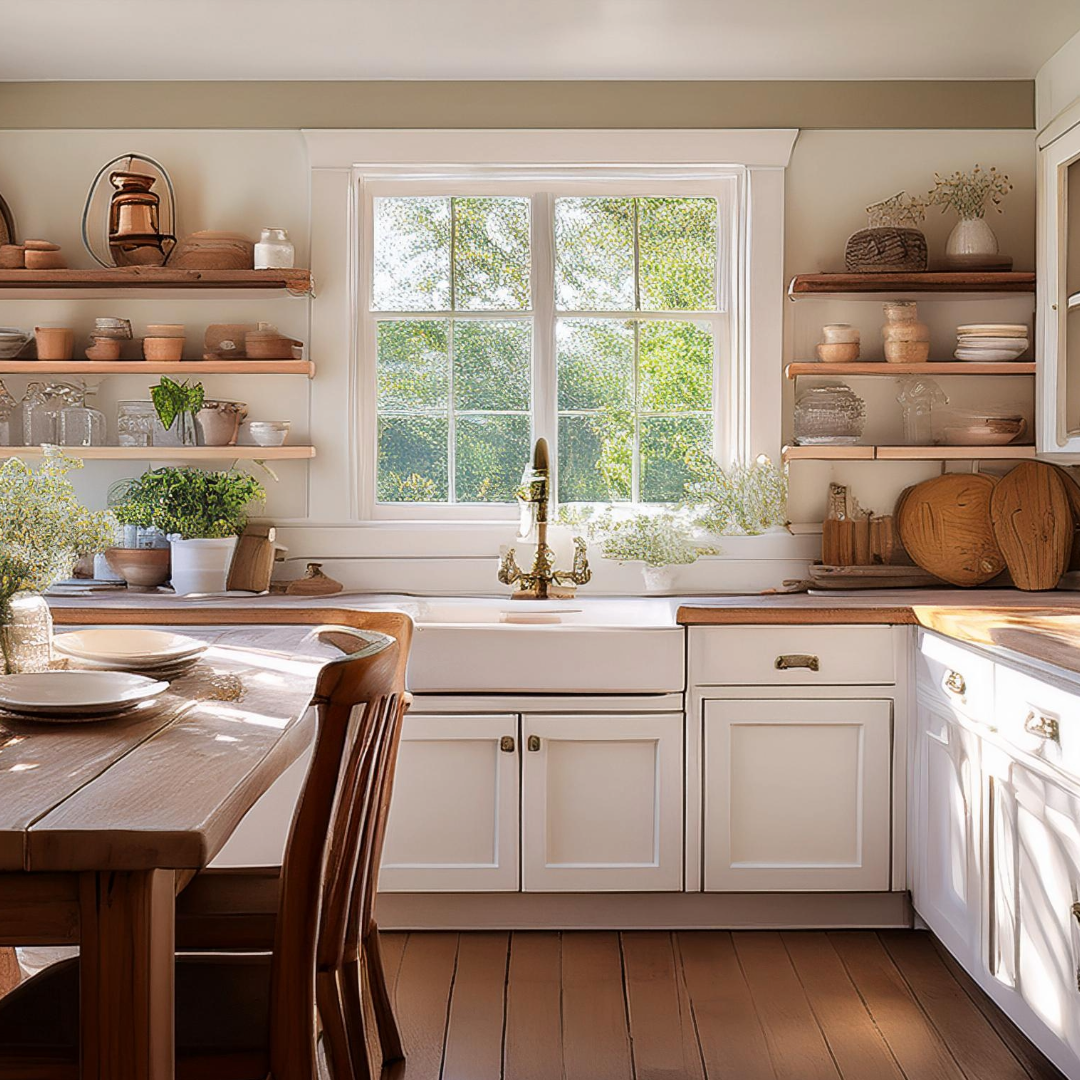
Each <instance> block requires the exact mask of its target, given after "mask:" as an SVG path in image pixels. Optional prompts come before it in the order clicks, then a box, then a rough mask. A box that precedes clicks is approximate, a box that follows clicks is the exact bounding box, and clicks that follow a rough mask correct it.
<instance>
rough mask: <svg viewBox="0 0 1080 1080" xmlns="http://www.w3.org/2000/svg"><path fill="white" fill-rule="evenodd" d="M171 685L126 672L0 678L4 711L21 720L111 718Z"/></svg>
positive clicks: (39, 674)
mask: <svg viewBox="0 0 1080 1080" xmlns="http://www.w3.org/2000/svg"><path fill="white" fill-rule="evenodd" d="M168 688H169V684H168V683H167V682H159V681H157V680H155V679H148V678H147V677H146V676H145V675H133V674H131V673H129V672H125V671H42V672H38V673H33V674H31V673H24V674H21V675H0V709H6V710H7V711H8V712H13V713H18V714H19V715H20V716H45V717H47V716H57V715H63V716H65V717H74V716H99V717H100V716H108V715H110V714H112V713H118V712H123V711H124V710H125V709H128V708H130V707H131V706H132V705H134V704H136V703H137V702H140V701H146V700H148V699H150V698H153V697H157V696H158V695H159V694H162V693H164V692H165V691H166V690H167V689H168Z"/></svg>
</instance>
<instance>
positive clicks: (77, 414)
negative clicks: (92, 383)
mask: <svg viewBox="0 0 1080 1080" xmlns="http://www.w3.org/2000/svg"><path fill="white" fill-rule="evenodd" d="M96 392H97V391H96V389H93V390H91V389H78V388H75V387H70V388H69V391H68V393H67V395H66V396H67V398H68V403H67V404H66V405H65V406H64V407H63V408H62V409H61V410H60V413H59V429H58V430H59V436H60V445H61V446H104V445H105V414H104V413H103V412H100V411H99V410H98V409H92V408H90V406H89V405H87V404H86V398H87V397H88V396H89V395H90V394H93V393H96Z"/></svg>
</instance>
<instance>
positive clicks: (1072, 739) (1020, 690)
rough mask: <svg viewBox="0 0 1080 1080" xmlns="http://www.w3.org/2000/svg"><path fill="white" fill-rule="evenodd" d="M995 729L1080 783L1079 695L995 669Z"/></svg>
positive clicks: (998, 668) (1018, 674) (1017, 672)
mask: <svg viewBox="0 0 1080 1080" xmlns="http://www.w3.org/2000/svg"><path fill="white" fill-rule="evenodd" d="M996 667H997V671H996V673H995V676H994V681H995V705H994V726H995V727H996V728H997V729H998V732H999V733H1000V734H1001V735H1002V736H1003V737H1004V738H1006V739H1008V741H1009V742H1010V743H1012V744H1013V746H1016V747H1017V748H1019V749H1020V750H1024V751H1026V752H1027V753H1029V754H1034V755H1035V756H1036V757H1039V758H1042V759H1043V760H1044V761H1046V762H1049V763H1050V764H1051V765H1054V766H1055V767H1057V768H1059V769H1061V770H1063V771H1064V772H1066V773H1068V774H1069V775H1070V776H1071V777H1072V778H1073V779H1075V780H1078V781H1080V695H1077V694H1074V693H1070V692H1069V691H1068V690H1063V689H1062V688H1060V687H1058V686H1051V685H1050V684H1049V683H1045V682H1043V681H1042V680H1040V679H1035V678H1032V677H1031V676H1030V675H1025V674H1023V673H1021V672H1019V671H1013V669H1012V668H1008V667H1004V666H1003V665H1001V664H998V665H996Z"/></svg>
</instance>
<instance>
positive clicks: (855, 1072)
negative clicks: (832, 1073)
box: [781, 930, 904, 1080]
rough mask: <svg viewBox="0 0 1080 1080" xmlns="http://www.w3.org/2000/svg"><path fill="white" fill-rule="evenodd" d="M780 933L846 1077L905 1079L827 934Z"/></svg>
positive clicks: (838, 1066)
mask: <svg viewBox="0 0 1080 1080" xmlns="http://www.w3.org/2000/svg"><path fill="white" fill-rule="evenodd" d="M781 937H782V939H783V942H784V945H785V947H786V948H787V951H788V956H790V957H791V962H792V964H793V965H794V967H795V973H796V975H798V977H799V982H801V983H802V986H803V990H805V991H806V996H807V998H808V999H809V1001H810V1007H811V1008H812V1009H813V1010H814V1016H815V1017H816V1018H817V1022H818V1025H819V1026H820V1028H821V1030H822V1031H823V1032H824V1034H825V1041H826V1042H827V1043H828V1044H829V1049H830V1050H831V1051H832V1056H833V1059H834V1060H835V1062H836V1066H837V1068H838V1069H839V1070H840V1073H841V1075H842V1076H843V1078H844V1080H904V1075H903V1073H902V1072H901V1071H900V1067H899V1066H898V1065H897V1063H896V1059H895V1058H894V1057H893V1056H892V1052H891V1051H890V1050H889V1047H888V1045H887V1044H886V1042H885V1040H884V1038H883V1037H882V1035H881V1032H880V1031H879V1030H878V1028H877V1025H876V1024H875V1023H874V1021H873V1018H872V1017H871V1016H870V1013H869V1012H867V1010H866V1007H865V1006H864V1005H863V1002H862V998H860V997H859V992H858V990H856V989H855V985H854V983H852V981H851V979H850V978H849V977H848V973H847V970H846V968H845V967H844V964H843V961H841V959H840V957H839V956H837V955H836V950H835V949H834V948H833V947H832V944H831V943H830V941H829V939H828V937H827V936H826V935H825V934H823V933H816V932H814V931H805V930H804V931H799V930H796V931H790V932H786V933H783V934H781Z"/></svg>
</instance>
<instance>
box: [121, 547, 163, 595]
mask: <svg viewBox="0 0 1080 1080" xmlns="http://www.w3.org/2000/svg"><path fill="white" fill-rule="evenodd" d="M171 556H172V552H171V550H170V549H169V548H119V547H114V548H109V549H108V550H107V551H106V552H105V561H106V562H107V563H108V564H109V566H111V567H112V569H113V570H115V571H116V573H118V574H119V575H120V576H121V577H122V578H123V579H124V580H125V581H126V582H127V584H128V588H129V589H135V590H136V591H139V590H146V589H156V588H157V587H158V586H159V585H164V584H165V582H166V581H168V580H169V570H170V559H171Z"/></svg>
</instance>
